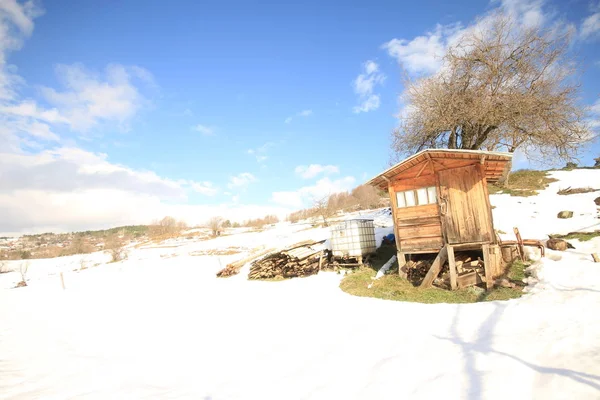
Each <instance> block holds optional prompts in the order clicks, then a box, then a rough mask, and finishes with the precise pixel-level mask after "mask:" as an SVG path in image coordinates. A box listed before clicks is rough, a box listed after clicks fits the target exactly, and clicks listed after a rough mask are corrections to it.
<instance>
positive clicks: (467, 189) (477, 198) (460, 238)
mask: <svg viewBox="0 0 600 400" xmlns="http://www.w3.org/2000/svg"><path fill="white" fill-rule="evenodd" d="M438 176H439V179H440V191H441V193H440V195H439V198H440V203H441V209H442V213H441V214H442V218H441V220H442V230H443V233H444V235H445V239H446V242H447V243H449V244H455V243H465V242H487V243H491V242H493V241H494V237H495V235H494V231H493V227H492V225H491V215H490V214H491V209H490V207H489V206H488V203H487V200H486V196H485V191H484V187H483V176H482V174H481V169H480V166H479V165H474V166H468V167H461V168H455V169H449V170H445V171H439V172H438Z"/></svg>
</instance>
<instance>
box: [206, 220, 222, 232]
mask: <svg viewBox="0 0 600 400" xmlns="http://www.w3.org/2000/svg"><path fill="white" fill-rule="evenodd" d="M207 226H208V228H209V229H210V230H211V232H212V235H213V236H219V234H220V233H221V228H222V226H223V218H221V217H212V218H211V219H209V220H208V224H207Z"/></svg>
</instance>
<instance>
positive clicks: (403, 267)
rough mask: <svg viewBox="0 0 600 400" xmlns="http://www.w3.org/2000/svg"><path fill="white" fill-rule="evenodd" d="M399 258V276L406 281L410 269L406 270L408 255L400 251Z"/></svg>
mask: <svg viewBox="0 0 600 400" xmlns="http://www.w3.org/2000/svg"><path fill="white" fill-rule="evenodd" d="M397 256H398V274H399V275H400V277H401V278H404V279H406V276H407V273H408V269H407V268H406V255H405V254H404V253H403V252H401V251H399V252H398V253H397Z"/></svg>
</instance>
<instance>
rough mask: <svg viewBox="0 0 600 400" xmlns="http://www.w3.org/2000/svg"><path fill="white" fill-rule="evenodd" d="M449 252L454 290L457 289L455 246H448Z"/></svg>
mask: <svg viewBox="0 0 600 400" xmlns="http://www.w3.org/2000/svg"><path fill="white" fill-rule="evenodd" d="M446 251H447V252H448V269H449V270H450V287H451V288H452V290H456V289H457V283H456V275H457V273H456V261H455V260H454V248H453V247H452V246H449V245H448V246H446Z"/></svg>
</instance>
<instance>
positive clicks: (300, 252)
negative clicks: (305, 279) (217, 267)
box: [248, 242, 324, 279]
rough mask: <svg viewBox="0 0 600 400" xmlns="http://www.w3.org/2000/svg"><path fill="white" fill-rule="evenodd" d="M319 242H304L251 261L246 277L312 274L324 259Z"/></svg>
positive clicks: (288, 276) (261, 277) (262, 277)
mask: <svg viewBox="0 0 600 400" xmlns="http://www.w3.org/2000/svg"><path fill="white" fill-rule="evenodd" d="M320 243H322V242H320ZM320 243H311V244H305V245H302V246H297V247H294V248H290V249H286V250H283V251H280V252H276V253H271V254H268V255H266V256H265V257H263V258H261V259H259V260H256V261H254V262H253V263H252V266H251V267H250V273H249V274H248V279H278V278H279V279H281V278H295V277H299V276H309V275H314V274H316V273H318V272H319V269H320V265H319V264H321V263H322V262H323V261H324V260H323V257H322V256H323V248H322V246H321V245H320Z"/></svg>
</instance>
